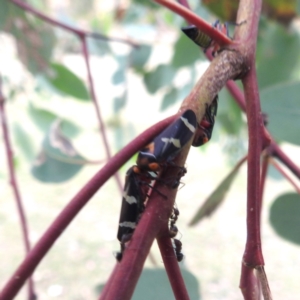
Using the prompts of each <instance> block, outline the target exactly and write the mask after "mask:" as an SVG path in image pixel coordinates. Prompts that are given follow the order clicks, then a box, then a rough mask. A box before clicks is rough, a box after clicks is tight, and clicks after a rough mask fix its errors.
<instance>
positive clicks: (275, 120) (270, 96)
mask: <svg viewBox="0 0 300 300" xmlns="http://www.w3.org/2000/svg"><path fill="white" fill-rule="evenodd" d="M299 95H300V81H298V82H293V83H284V84H280V85H274V86H272V87H269V88H267V89H264V90H262V91H261V93H260V96H261V104H262V110H263V112H264V113H266V114H267V117H268V129H269V130H270V132H271V134H272V135H273V136H274V138H275V139H279V140H282V141H286V142H290V143H293V144H296V145H300V134H299V130H297V128H300V110H299Z"/></svg>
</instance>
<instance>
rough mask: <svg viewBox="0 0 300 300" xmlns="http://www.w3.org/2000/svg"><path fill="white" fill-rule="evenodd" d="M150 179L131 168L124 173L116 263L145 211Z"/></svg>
mask: <svg viewBox="0 0 300 300" xmlns="http://www.w3.org/2000/svg"><path fill="white" fill-rule="evenodd" d="M150 182H151V178H149V177H147V176H144V175H143V174H136V173H135V172H134V171H133V167H131V168H130V169H129V170H128V171H127V173H126V179H125V186H124V192H123V197H122V206H121V213H120V219H119V229H118V233H117V238H118V240H119V241H120V244H121V251H120V252H118V253H117V255H116V258H117V260H118V261H120V260H121V259H122V256H123V252H124V250H125V244H126V243H127V242H128V241H130V239H131V236H132V234H133V232H134V230H135V227H136V225H137V223H138V221H139V219H140V217H141V214H142V213H143V211H144V209H145V201H146V199H147V197H148V195H147V189H148V187H149V186H150Z"/></svg>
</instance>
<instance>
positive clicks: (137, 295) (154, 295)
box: [96, 268, 202, 300]
mask: <svg viewBox="0 0 300 300" xmlns="http://www.w3.org/2000/svg"><path fill="white" fill-rule="evenodd" d="M181 274H182V277H183V279H184V283H185V286H186V288H187V290H188V292H189V298H190V299H191V300H201V299H202V297H201V295H200V293H199V282H198V281H197V278H196V277H195V275H193V274H192V273H191V272H189V271H188V270H186V269H181ZM103 287H104V284H99V285H98V286H97V287H96V289H97V294H99V293H100V292H101V290H102V289H103ZM140 299H143V300H153V299H174V294H173V291H172V289H171V286H170V282H169V279H168V276H167V274H166V270H165V269H146V268H144V269H143V272H142V274H141V277H140V278H139V281H138V284H137V286H136V289H135V291H134V294H133V296H132V300H140Z"/></svg>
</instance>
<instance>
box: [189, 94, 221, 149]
mask: <svg viewBox="0 0 300 300" xmlns="http://www.w3.org/2000/svg"><path fill="white" fill-rule="evenodd" d="M217 110H218V95H217V96H216V97H215V98H214V99H213V101H212V103H211V105H209V106H207V107H206V111H205V115H204V117H203V119H202V121H201V122H200V124H199V125H198V129H197V131H196V134H195V137H194V140H193V143H192V145H193V146H194V147H199V146H202V145H203V144H205V143H207V142H208V141H209V140H210V138H211V135H212V131H213V129H214V124H215V117H216V115H217Z"/></svg>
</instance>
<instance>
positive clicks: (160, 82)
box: [144, 64, 176, 94]
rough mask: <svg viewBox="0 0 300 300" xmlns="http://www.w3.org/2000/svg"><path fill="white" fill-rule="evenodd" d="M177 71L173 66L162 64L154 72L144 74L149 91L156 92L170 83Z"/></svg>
mask: <svg viewBox="0 0 300 300" xmlns="http://www.w3.org/2000/svg"><path fill="white" fill-rule="evenodd" d="M175 74H176V72H175V70H174V68H172V66H169V65H164V64H161V65H159V66H158V67H157V68H156V69H155V70H154V71H153V72H148V73H146V74H145V76H144V83H145V85H146V88H147V90H148V92H149V93H151V94H154V93H156V92H157V91H158V90H159V89H160V88H162V87H164V86H165V85H170V84H171V82H172V80H173V78H174V76H175Z"/></svg>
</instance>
